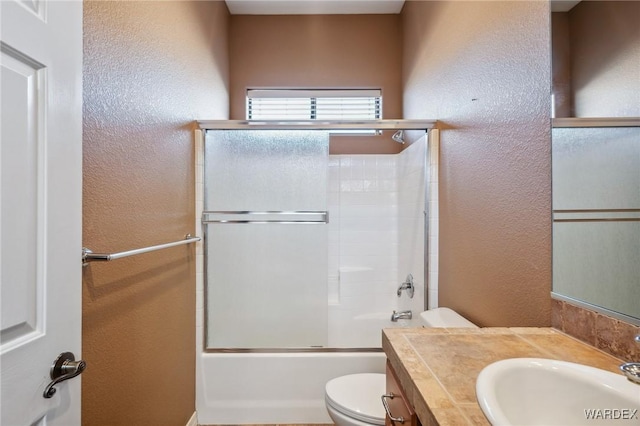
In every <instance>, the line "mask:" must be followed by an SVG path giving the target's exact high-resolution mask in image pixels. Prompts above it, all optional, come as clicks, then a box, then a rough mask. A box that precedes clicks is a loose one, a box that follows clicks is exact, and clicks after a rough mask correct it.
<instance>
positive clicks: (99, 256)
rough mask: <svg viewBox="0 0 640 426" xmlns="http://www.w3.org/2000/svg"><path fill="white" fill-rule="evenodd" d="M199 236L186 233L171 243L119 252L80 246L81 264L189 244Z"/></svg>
mask: <svg viewBox="0 0 640 426" xmlns="http://www.w3.org/2000/svg"><path fill="white" fill-rule="evenodd" d="M200 240H201V238H200V237H192V236H191V234H187V235H186V236H185V239H184V240H180V241H175V242H173V243H166V244H158V245H157V246H150V247H144V248H140V249H135V250H128V251H121V252H120V253H94V252H92V251H91V250H89V249H88V248H86V247H83V248H82V266H86V265H87V264H88V263H89V262H95V261H100V262H108V261H110V260H116V259H122V258H123V257H129V256H135V255H136V254H142V253H149V252H150V251H156V250H162V249H166V248H169V247H175V246H181V245H183V244H191V243H195V242H196V241H200Z"/></svg>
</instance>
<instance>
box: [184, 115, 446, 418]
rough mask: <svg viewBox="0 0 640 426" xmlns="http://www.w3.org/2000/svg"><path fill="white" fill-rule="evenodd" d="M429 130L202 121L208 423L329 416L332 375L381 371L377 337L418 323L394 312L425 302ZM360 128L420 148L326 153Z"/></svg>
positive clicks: (202, 388)
mask: <svg viewBox="0 0 640 426" xmlns="http://www.w3.org/2000/svg"><path fill="white" fill-rule="evenodd" d="M433 124H434V123H433V122H426V121H420V122H416V121H408V120H398V121H385V120H379V121H375V122H367V123H348V122H337V123H309V122H305V123H281V122H279V123H269V122H267V123H260V124H256V123H251V122H233V121H225V122H222V121H219V122H202V123H201V126H202V127H203V128H205V129H206V131H205V132H204V137H203V138H202V139H201V143H202V151H203V156H202V158H203V161H202V170H203V171H202V175H201V181H202V183H201V184H200V182H198V184H199V185H200V186H199V190H200V191H202V192H201V196H199V197H201V198H202V202H201V203H202V205H201V212H199V215H198V216H199V219H200V224H199V225H200V226H201V227H202V235H203V237H204V246H203V250H204V252H203V260H202V262H201V265H202V267H203V270H202V274H199V276H201V278H202V280H203V284H202V286H203V288H202V292H201V294H202V297H201V298H200V300H201V302H203V304H204V309H203V311H202V315H201V317H202V318H201V321H202V324H200V325H199V328H198V330H199V333H201V334H200V336H199V339H198V341H199V342H200V343H199V345H201V346H200V347H199V348H198V351H199V352H200V354H199V358H198V373H197V374H198V389H197V395H196V397H197V410H198V416H199V421H200V422H201V423H204V424H208V423H323V422H328V421H329V418H328V416H327V414H326V412H325V410H324V401H323V395H324V383H326V381H328V380H329V379H331V378H333V377H337V376H340V375H343V374H351V373H356V372H364V371H369V372H382V371H383V368H384V354H383V353H382V352H381V329H382V328H384V327H393V326H410V325H411V324H412V322H411V321H409V320H406V319H401V320H398V321H396V322H392V321H391V314H392V312H393V311H394V310H397V311H401V310H411V311H412V312H413V313H414V314H415V315H417V314H418V313H419V312H421V311H423V310H425V308H426V306H427V302H426V296H427V291H426V282H427V268H426V263H427V262H426V253H427V242H428V239H427V232H426V230H427V228H428V226H427V225H428V222H427V215H426V214H427V210H428V208H427V195H426V193H427V186H426V185H427V163H428V161H429V160H428V152H429V150H428V139H427V138H426V137H425V136H424V135H425V133H424V132H425V131H427V130H428V129H430V128H432V127H433ZM365 128H366V129H367V130H375V131H378V132H380V131H382V130H389V131H390V132H389V134H392V133H393V132H394V131H396V130H401V129H402V130H407V131H408V134H410V135H411V134H413V135H414V136H415V139H418V140H417V141H416V142H415V143H413V144H412V145H411V146H409V147H408V148H407V149H405V150H404V151H403V152H402V153H400V154H396V155H337V156H333V155H329V141H330V137H331V134H332V132H335V131H336V130H345V129H348V130H351V131H353V130H359V129H365ZM410 130H414V131H411V132H409V131H410ZM417 130H421V131H422V132H419V131H417ZM354 137H355V136H354ZM380 137H385V136H380ZM199 158H200V157H199ZM197 180H198V179H197ZM409 275H411V276H412V278H413V282H414V285H415V293H414V296H413V297H409V292H406V291H401V292H399V291H398V287H399V286H400V284H401V283H402V282H403V281H405V280H406V279H407V278H408V276H409ZM398 294H399V296H398Z"/></svg>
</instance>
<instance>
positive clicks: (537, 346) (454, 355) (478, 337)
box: [382, 327, 622, 426]
mask: <svg viewBox="0 0 640 426" xmlns="http://www.w3.org/2000/svg"><path fill="white" fill-rule="evenodd" d="M382 348H383V349H384V352H385V353H386V355H387V358H388V359H389V362H390V363H391V365H392V367H393V369H394V370H395V371H396V373H397V375H398V379H399V381H400V384H401V385H402V387H403V389H404V391H405V394H406V396H407V399H408V402H409V403H410V404H411V405H413V407H414V409H415V412H416V414H417V415H418V418H419V419H420V422H421V423H422V425H423V426H431V425H440V426H445V425H488V424H489V422H488V421H487V419H486V418H485V416H484V414H483V413H482V410H481V409H480V406H479V405H478V402H477V400H476V391H475V385H476V378H477V377H478V374H479V373H480V371H481V370H482V369H483V368H484V367H486V366H487V365H489V364H491V363H493V362H496V361H500V360H502V359H507V358H524V357H533V358H550V359H558V360H562V361H570V362H576V363H580V364H585V365H590V366H593V367H597V368H601V369H603V370H608V371H614V372H619V370H618V366H619V365H620V364H621V363H622V361H621V360H620V359H618V358H615V357H612V356H611V355H608V354H606V353H604V352H602V351H599V350H598V349H595V348H594V347H592V346H589V345H587V344H586V343H582V342H580V341H579V340H576V339H574V338H572V337H569V336H568V335H566V334H564V333H562V332H560V331H558V330H555V329H553V328H493V327H490V328H479V329H470V328H449V329H448V328H405V329H402V328H394V329H384V330H383V333H382Z"/></svg>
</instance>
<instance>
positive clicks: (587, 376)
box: [476, 358, 640, 426]
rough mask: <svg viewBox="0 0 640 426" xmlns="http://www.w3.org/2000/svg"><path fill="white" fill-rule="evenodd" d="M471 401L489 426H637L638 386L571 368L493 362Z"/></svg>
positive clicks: (546, 362)
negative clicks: (478, 406)
mask: <svg viewBox="0 0 640 426" xmlns="http://www.w3.org/2000/svg"><path fill="white" fill-rule="evenodd" d="M476 396H477V398H478V402H479V403H480V407H481V408H482V411H483V412H484V414H485V416H486V417H487V419H489V421H490V422H491V424H492V425H494V426H496V425H518V426H520V425H522V426H524V425H545V426H552V425H558V426H570V425H611V424H620V425H640V385H638V384H635V383H632V382H630V381H629V380H627V378H626V377H625V376H623V375H622V374H616V373H612V372H609V371H604V370H600V369H598V368H593V367H588V366H586V365H581V364H574V363H571V362H563V361H554V360H551V359H542V358H512V359H505V360H503V361H498V362H495V363H493V364H491V365H488V366H487V367H485V368H484V369H483V370H482V371H481V372H480V375H479V376H478V380H477V382H476Z"/></svg>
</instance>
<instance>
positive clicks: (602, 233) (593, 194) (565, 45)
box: [551, 1, 640, 324]
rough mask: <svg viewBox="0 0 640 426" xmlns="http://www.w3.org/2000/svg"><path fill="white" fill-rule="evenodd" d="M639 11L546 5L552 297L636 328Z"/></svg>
mask: <svg viewBox="0 0 640 426" xmlns="http://www.w3.org/2000/svg"><path fill="white" fill-rule="evenodd" d="M639 18H640V2H635V1H582V2H576V1H571V2H565V1H558V2H552V18H551V27H552V64H553V70H552V75H553V90H552V96H553V100H552V104H553V110H552V117H553V118H554V120H553V123H554V125H553V130H552V161H553V164H552V171H553V184H552V187H553V292H552V296H553V297H554V298H557V299H561V300H567V301H570V302H572V303H577V304H579V305H583V306H585V307H588V308H591V309H594V310H597V311H601V312H604V313H606V314H609V315H611V316H614V317H617V318H620V319H623V320H625V321H628V322H631V323H634V324H640V302H639V301H640V26H639V25H638V22H639Z"/></svg>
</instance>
